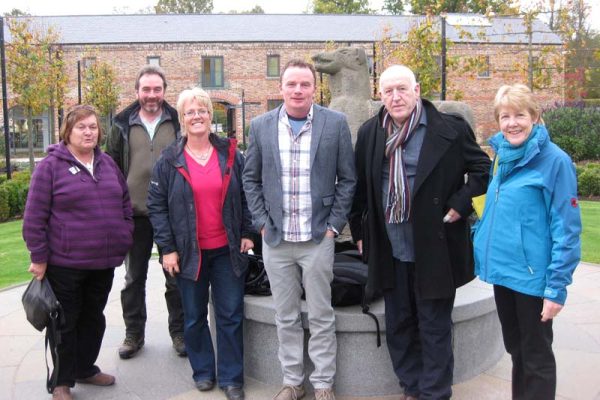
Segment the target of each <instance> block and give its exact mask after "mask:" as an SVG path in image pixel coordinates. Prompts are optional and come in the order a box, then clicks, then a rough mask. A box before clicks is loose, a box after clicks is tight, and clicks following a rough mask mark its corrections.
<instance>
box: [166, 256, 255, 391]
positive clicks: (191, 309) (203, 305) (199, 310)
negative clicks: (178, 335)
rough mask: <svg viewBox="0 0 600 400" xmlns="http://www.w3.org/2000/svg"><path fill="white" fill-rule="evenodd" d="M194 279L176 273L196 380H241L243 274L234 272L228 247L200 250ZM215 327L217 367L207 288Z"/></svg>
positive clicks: (228, 383) (230, 383)
mask: <svg viewBox="0 0 600 400" xmlns="http://www.w3.org/2000/svg"><path fill="white" fill-rule="evenodd" d="M201 256H202V268H201V271H200V277H199V279H198V280H197V281H193V280H190V279H185V278H180V277H179V276H178V277H177V286H178V287H179V291H180V292H181V300H182V304H183V315H184V322H185V326H184V330H183V336H184V340H185V347H186V350H187V353H188V359H189V360H190V365H191V366H192V370H193V378H194V381H195V382H199V381H205V380H214V379H215V375H216V376H217V377H218V383H219V387H225V386H239V387H241V386H242V385H243V384H244V341H243V327H242V322H243V316H244V276H240V277H237V276H236V275H235V273H234V272H233V267H232V265H231V258H230V254H229V248H228V247H221V248H219V249H214V250H202V254H201ZM209 286H210V288H211V293H212V303H213V309H214V312H215V321H216V325H217V326H216V328H217V360H218V361H217V371H216V374H215V354H214V350H213V344H212V339H211V335H210V330H209V328H208V321H207V316H208V293H209V292H208V288H209Z"/></svg>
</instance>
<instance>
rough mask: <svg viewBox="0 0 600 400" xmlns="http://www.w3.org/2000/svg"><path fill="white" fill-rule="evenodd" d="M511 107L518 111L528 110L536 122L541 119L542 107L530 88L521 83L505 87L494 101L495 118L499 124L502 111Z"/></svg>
mask: <svg viewBox="0 0 600 400" xmlns="http://www.w3.org/2000/svg"><path fill="white" fill-rule="evenodd" d="M502 107H510V108H513V109H516V110H527V111H528V112H529V114H531V117H532V118H533V120H534V121H538V120H539V119H540V106H539V104H538V102H537V101H536V99H535V97H534V96H533V93H532V92H531V90H529V88H528V87H527V86H525V85H523V84H521V83H515V84H513V85H503V86H502V87H500V89H498V93H496V98H495V99H494V118H495V119H496V122H499V117H500V109H501V108H502Z"/></svg>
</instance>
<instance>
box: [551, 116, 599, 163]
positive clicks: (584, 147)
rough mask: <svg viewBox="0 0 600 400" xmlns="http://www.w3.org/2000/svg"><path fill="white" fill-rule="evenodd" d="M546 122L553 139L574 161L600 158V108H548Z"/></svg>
mask: <svg viewBox="0 0 600 400" xmlns="http://www.w3.org/2000/svg"><path fill="white" fill-rule="evenodd" d="M543 118H544V122H545V124H546V127H547V128H548V132H549V133H550V136H551V138H552V141H553V142H554V143H556V144H557V145H558V146H559V147H560V148H562V149H563V150H564V151H566V152H567V153H568V154H569V155H570V156H571V158H572V159H573V161H575V162H579V161H584V160H600V109H599V108H594V107H588V108H584V107H558V108H554V109H551V110H547V111H546V112H544V115H543Z"/></svg>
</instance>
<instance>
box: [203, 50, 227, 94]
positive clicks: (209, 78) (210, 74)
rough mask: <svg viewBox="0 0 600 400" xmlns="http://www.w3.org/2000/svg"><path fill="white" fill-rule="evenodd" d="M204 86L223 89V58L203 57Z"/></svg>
mask: <svg viewBox="0 0 600 400" xmlns="http://www.w3.org/2000/svg"><path fill="white" fill-rule="evenodd" d="M202 86H203V87H223V57H202Z"/></svg>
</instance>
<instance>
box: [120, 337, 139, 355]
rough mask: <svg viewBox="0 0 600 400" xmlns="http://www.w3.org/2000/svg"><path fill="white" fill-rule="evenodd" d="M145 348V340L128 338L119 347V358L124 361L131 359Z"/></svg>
mask: <svg viewBox="0 0 600 400" xmlns="http://www.w3.org/2000/svg"><path fill="white" fill-rule="evenodd" d="M143 346H144V338H135V337H133V336H126V337H125V340H123V344H122V345H121V347H119V357H121V358H122V359H123V360H126V359H128V358H131V357H133V356H135V355H136V353H137V352H138V351H139V350H140V349H141V348H142V347H143Z"/></svg>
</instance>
